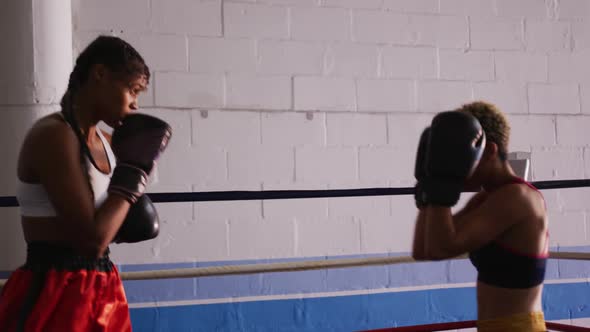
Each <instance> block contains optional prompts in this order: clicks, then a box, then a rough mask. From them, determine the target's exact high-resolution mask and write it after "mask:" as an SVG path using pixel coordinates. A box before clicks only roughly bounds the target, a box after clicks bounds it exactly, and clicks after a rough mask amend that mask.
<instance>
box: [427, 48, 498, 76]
mask: <svg viewBox="0 0 590 332" xmlns="http://www.w3.org/2000/svg"><path fill="white" fill-rule="evenodd" d="M438 56H439V63H440V78H441V79H443V80H450V81H453V80H455V81H492V80H493V79H494V57H493V54H492V52H485V51H483V52H482V51H474V52H464V51H462V50H440V51H439V54H438Z"/></svg>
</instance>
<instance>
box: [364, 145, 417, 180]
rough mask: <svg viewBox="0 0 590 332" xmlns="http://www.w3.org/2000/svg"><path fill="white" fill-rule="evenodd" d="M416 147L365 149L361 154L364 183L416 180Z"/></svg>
mask: <svg viewBox="0 0 590 332" xmlns="http://www.w3.org/2000/svg"><path fill="white" fill-rule="evenodd" d="M415 145H416V146H415V147H414V148H413V149H412V147H407V148H396V147H381V146H378V147H363V148H361V149H360V153H359V163H360V165H359V172H360V179H361V180H362V181H393V182H396V183H402V182H406V183H407V182H409V181H411V180H412V179H414V161H415V160H416V148H417V146H418V143H417V142H415Z"/></svg>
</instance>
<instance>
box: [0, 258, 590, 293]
mask: <svg viewBox="0 0 590 332" xmlns="http://www.w3.org/2000/svg"><path fill="white" fill-rule="evenodd" d="M549 257H550V258H553V259H572V260H590V253H583V252H553V251H552V252H550V254H549ZM464 258H467V255H462V256H459V257H455V258H451V259H464ZM413 262H427V261H416V260H415V259H413V258H412V257H410V256H401V257H372V258H345V259H328V260H313V261H301V262H287V263H266V264H247V265H225V266H209V267H197V268H185V269H170V270H153V271H139V272H122V273H121V278H122V279H123V280H150V279H175V278H197V277H212V276H224V275H238V274H255V273H269V272H292V271H307V270H320V269H335V268H345V267H359V266H370V265H392V264H401V263H413ZM5 283H6V280H0V287H3V286H4V284H5Z"/></svg>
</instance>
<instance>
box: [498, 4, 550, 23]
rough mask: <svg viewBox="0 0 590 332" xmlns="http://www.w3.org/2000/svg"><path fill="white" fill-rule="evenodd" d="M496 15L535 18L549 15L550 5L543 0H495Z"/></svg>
mask: <svg viewBox="0 0 590 332" xmlns="http://www.w3.org/2000/svg"><path fill="white" fill-rule="evenodd" d="M496 8H497V13H498V16H501V17H513V18H520V17H526V18H536V19H543V18H547V17H549V13H550V12H551V6H550V4H549V2H547V1H545V0H518V1H513V0H496Z"/></svg>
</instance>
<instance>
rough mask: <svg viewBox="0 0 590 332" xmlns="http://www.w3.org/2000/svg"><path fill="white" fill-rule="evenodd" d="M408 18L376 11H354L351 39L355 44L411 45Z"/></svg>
mask: <svg viewBox="0 0 590 332" xmlns="http://www.w3.org/2000/svg"><path fill="white" fill-rule="evenodd" d="M408 28H409V17H408V16H407V15H401V14H397V13H391V12H382V11H377V10H355V11H353V14H352V38H353V40H354V41H357V42H370V43H391V44H402V45H404V44H406V45H407V44H411V36H410V33H409V29H408Z"/></svg>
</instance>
